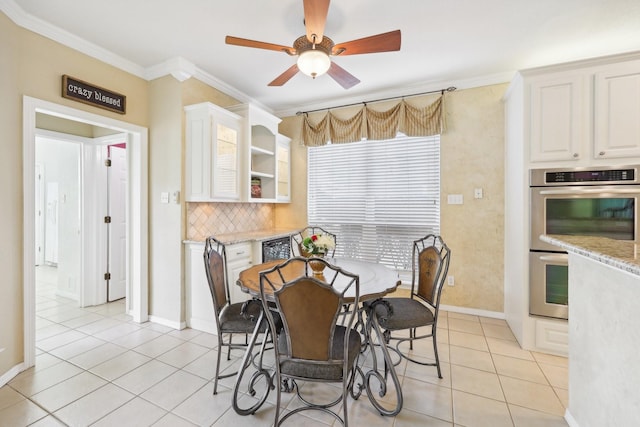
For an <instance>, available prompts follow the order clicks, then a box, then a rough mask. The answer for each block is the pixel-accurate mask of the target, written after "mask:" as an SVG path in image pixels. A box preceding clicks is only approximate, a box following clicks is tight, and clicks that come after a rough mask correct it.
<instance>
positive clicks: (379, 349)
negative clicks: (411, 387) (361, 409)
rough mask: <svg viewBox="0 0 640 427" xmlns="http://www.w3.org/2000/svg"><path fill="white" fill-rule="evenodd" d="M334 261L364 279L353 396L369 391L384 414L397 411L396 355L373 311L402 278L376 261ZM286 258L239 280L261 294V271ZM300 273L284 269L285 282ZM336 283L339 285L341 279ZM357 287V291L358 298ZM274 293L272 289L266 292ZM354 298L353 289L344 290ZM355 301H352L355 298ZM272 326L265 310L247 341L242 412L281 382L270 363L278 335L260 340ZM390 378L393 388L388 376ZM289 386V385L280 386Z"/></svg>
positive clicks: (238, 407)
mask: <svg viewBox="0 0 640 427" xmlns="http://www.w3.org/2000/svg"><path fill="white" fill-rule="evenodd" d="M326 260H327V261H329V262H330V263H331V264H334V265H337V266H339V267H340V268H342V269H343V270H346V271H349V272H351V273H354V274H357V275H359V278H360V297H359V299H360V304H359V307H355V309H357V310H358V321H357V324H356V329H357V330H358V331H359V332H360V333H361V334H362V336H363V347H362V351H361V356H362V357H360V358H359V362H358V366H357V368H356V371H357V375H356V380H355V381H353V384H352V386H351V390H350V392H351V396H352V397H353V398H354V399H357V398H358V397H359V396H360V395H361V394H362V392H363V391H364V392H366V393H367V396H368V398H369V400H370V402H371V403H372V405H373V406H374V407H375V408H376V409H377V410H378V412H379V413H380V414H381V415H387V416H395V415H397V414H398V413H399V412H400V410H401V409H402V403H403V397H402V389H401V386H400V381H399V379H398V376H397V374H396V372H395V367H394V361H393V360H392V358H391V356H390V354H389V350H388V348H387V342H386V340H385V336H384V333H383V331H382V328H381V327H380V325H379V324H378V319H377V316H374V315H371V313H372V310H373V307H374V305H376V304H379V303H382V302H381V301H380V298H381V297H383V296H384V295H386V294H388V293H390V292H393V291H394V290H395V289H396V288H397V287H398V286H399V285H400V279H399V277H398V274H397V272H395V271H393V270H391V269H389V268H388V267H386V266H384V265H382V264H378V263H375V262H369V261H363V260H358V259H352V258H327V259H326ZM282 262H284V260H276V261H270V262H266V263H263V264H258V265H254V266H253V267H251V268H248V269H246V270H244V271H242V272H240V275H239V277H238V281H237V282H236V284H237V285H238V286H240V288H241V289H242V290H243V291H244V292H247V293H249V294H250V295H251V296H252V297H253V299H254V300H259V299H260V272H262V271H266V270H268V269H270V268H272V267H273V266H275V265H277V264H279V263H282ZM300 275H301V271H294V269H291V270H289V271H284V273H283V277H282V278H281V279H282V282H283V283H285V282H288V281H290V280H293V279H294V278H296V277H299V276H300ZM334 286H336V287H339V286H340V284H339V283H337V284H335V285H334ZM354 295H355V290H354V291H353V295H351V298H353V297H354ZM266 296H267V298H269V294H268V293H267V294H266ZM345 296H346V299H347V302H350V301H349V291H348V292H347V294H346V295H345ZM351 301H353V300H351ZM266 325H267V321H266V318H265V317H264V313H262V312H261V314H260V316H259V318H258V319H257V321H256V327H255V329H254V332H253V334H252V336H251V339H250V340H249V342H248V346H247V349H246V350H245V354H244V356H243V360H242V362H241V368H240V369H238V374H237V376H236V380H235V384H234V390H233V402H232V405H233V408H234V410H235V411H236V412H237V413H238V414H240V415H250V414H254V413H255V412H256V411H257V410H258V409H260V407H261V406H262V404H263V403H264V402H265V401H266V399H267V396H268V394H269V392H270V390H272V389H273V388H274V387H275V386H276V385H275V384H274V383H273V375H274V372H273V369H270V367H269V364H268V363H265V360H266V359H268V354H266V353H265V352H266V351H268V348H267V345H268V344H272V341H273V340H271V341H270V340H269V339H268V337H267V336H268V335H269V334H264V335H265V336H263V339H262V341H261V342H260V343H258V336H260V335H262V332H263V331H264V330H265V327H266ZM389 379H390V380H391V383H392V384H393V386H392V387H390V386H389V384H388V380H389ZM278 386H280V387H283V388H284V389H285V390H286V389H287V385H286V384H281V385H278ZM390 390H393V391H394V392H395V399H393V398H390V397H389V391H390Z"/></svg>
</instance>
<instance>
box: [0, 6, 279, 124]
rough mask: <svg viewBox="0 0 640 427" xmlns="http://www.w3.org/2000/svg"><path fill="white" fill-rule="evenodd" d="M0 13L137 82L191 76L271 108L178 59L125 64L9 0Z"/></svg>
mask: <svg viewBox="0 0 640 427" xmlns="http://www.w3.org/2000/svg"><path fill="white" fill-rule="evenodd" d="M0 10H1V11H2V12H3V13H4V14H5V15H7V16H8V17H9V19H11V20H12V21H13V22H14V23H15V24H16V25H18V26H20V27H22V28H25V29H27V30H29V31H33V32H34V33H36V34H39V35H41V36H43V37H46V38H49V39H51V40H53V41H55V42H58V43H60V44H62V45H64V46H67V47H69V48H71V49H74V50H77V51H78V52H81V53H83V54H85V55H88V56H90V57H92V58H95V59H97V60H99V61H102V62H104V63H106V64H109V65H111V66H113V67H116V68H118V69H120V70H123V71H126V72H128V73H130V74H133V75H134V76H137V77H140V78H141V79H144V80H147V81H150V80H153V79H157V78H159V77H163V76H167V75H171V76H173V77H174V78H175V79H176V80H178V81H179V82H183V81H185V80H187V79H189V78H191V77H194V78H196V79H198V80H200V81H202V82H203V83H206V84H208V85H209V86H211V87H213V88H215V89H218V90H220V91H221V92H223V93H225V94H227V95H229V96H231V97H232V98H235V99H237V100H238V101H239V102H241V103H252V104H254V105H257V106H259V107H260V108H263V109H265V110H267V111H269V112H272V109H271V108H269V107H266V106H265V105H262V104H261V103H259V102H257V101H255V100H254V99H252V98H251V97H250V96H248V95H247V94H245V93H243V92H241V91H239V90H237V89H236V88H234V87H232V86H230V85H229V84H227V83H225V82H223V81H221V80H219V79H217V78H216V77H214V76H212V75H211V74H209V73H206V72H205V71H203V70H202V69H200V68H198V67H197V66H196V65H195V64H193V63H192V62H190V61H188V60H186V59H185V58H182V57H176V58H171V59H169V60H167V61H165V62H162V63H160V64H156V65H153V66H151V67H147V68H144V67H142V66H141V65H139V64H136V63H134V62H132V61H129V60H127V59H125V58H122V57H121V56H118V55H116V54H114V53H113V52H111V51H109V50H107V49H104V48H102V47H100V46H97V45H95V44H93V43H90V42H88V41H86V40H84V39H82V38H80V37H78V36H76V35H73V34H71V33H69V32H68V31H65V30H62V29H61V28H58V27H56V26H54V25H51V24H49V23H48V22H45V21H43V20H41V19H39V18H36V17H34V16H33V15H30V14H28V13H26V12H25V11H24V10H23V9H22V8H21V7H20V6H18V5H17V4H16V2H15V1H13V0H0Z"/></svg>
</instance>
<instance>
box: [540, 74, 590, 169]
mask: <svg viewBox="0 0 640 427" xmlns="http://www.w3.org/2000/svg"><path fill="white" fill-rule="evenodd" d="M530 91H531V92H530V96H531V99H530V108H531V134H530V138H531V145H530V160H531V161H532V162H544V161H559V160H579V159H580V158H581V156H582V153H581V150H582V145H583V142H584V139H585V138H586V136H587V129H588V126H587V125H588V123H587V122H588V116H587V115H586V114H585V113H586V108H585V106H584V103H585V100H586V98H587V94H586V93H585V91H586V89H585V87H584V77H583V76H582V75H581V74H576V73H575V72H571V73H567V72H565V73H554V74H551V75H545V76H540V77H536V78H534V79H532V81H531V84H530Z"/></svg>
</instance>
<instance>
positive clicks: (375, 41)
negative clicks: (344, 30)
mask: <svg viewBox="0 0 640 427" xmlns="http://www.w3.org/2000/svg"><path fill="white" fill-rule="evenodd" d="M400 42H401V35H400V30H395V31H389V32H388V33H382V34H377V35H375V36H369V37H364V38H362V39H358V40H351V41H349V42H345V43H338V44H337V45H335V46H334V47H333V49H332V51H331V54H332V55H358V54H361V53H376V52H391V51H395V50H400Z"/></svg>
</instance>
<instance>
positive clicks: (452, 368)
mask: <svg viewBox="0 0 640 427" xmlns="http://www.w3.org/2000/svg"><path fill="white" fill-rule="evenodd" d="M37 276H38V288H37V291H38V292H37V301H36V315H37V319H36V328H37V331H36V336H37V338H36V340H37V341H36V347H37V357H36V366H35V367H34V368H31V369H28V370H27V371H25V372H22V373H20V374H19V375H17V376H16V377H15V378H14V379H13V380H12V381H10V382H9V384H7V385H5V386H4V387H2V388H0V427H4V426H7V427H17V426H27V425H31V426H39V427H43V426H64V425H69V426H89V425H91V426H118V427H126V426H135V427H140V426H158V427H160V426H172V427H180V426H194V425H196V426H216V427H219V426H234V427H242V426H252V427H254V426H262V425H264V426H269V425H272V422H273V421H272V420H273V413H274V412H273V411H274V393H271V395H270V396H269V398H268V400H267V402H266V403H265V405H264V406H263V407H262V408H261V409H260V410H259V411H258V412H257V413H256V414H255V415H253V416H246V417H243V416H239V415H237V414H236V413H235V411H234V410H233V408H232V407H231V387H232V384H233V381H234V378H229V379H226V380H222V381H221V383H220V384H219V385H218V395H216V396H212V390H213V382H212V379H213V375H214V366H215V358H216V354H217V353H216V351H217V349H216V346H217V341H216V339H215V337H214V336H212V335H210V334H207V333H204V332H199V331H196V330H192V329H185V330H182V331H177V330H173V329H170V328H167V327H165V326H161V325H158V324H154V323H145V324H136V323H133V322H132V321H131V318H130V317H129V316H127V315H126V314H125V313H124V302H123V301H118V302H114V303H110V304H106V305H103V306H98V307H90V308H87V309H78V308H77V307H76V306H75V304H74V303H73V302H72V301H70V300H68V299H65V298H61V297H58V296H56V295H55V287H54V278H55V271H54V270H49V269H39V271H38V274H37ZM438 342H439V344H438V348H439V351H440V354H441V361H442V371H443V377H444V378H443V379H438V378H437V375H436V372H435V368H432V367H425V366H419V365H416V364H413V363H407V362H402V363H401V364H400V365H399V366H398V367H397V372H398V374H399V377H400V381H401V384H402V390H403V394H404V406H403V409H402V411H401V412H400V414H399V415H397V416H396V417H382V416H380V415H379V414H378V413H377V412H376V411H375V409H374V408H373V406H372V405H371V404H370V402H369V400H368V399H367V397H366V395H363V396H361V397H360V399H358V400H357V401H353V400H350V412H349V421H350V423H351V425H353V426H364V425H366V426H368V427H377V426H385V427H393V426H395V427H408V426H425V425H428V426H438V427H444V426H449V427H452V426H491V427H496V426H518V427H520V426H522V427H524V426H545V427H546V426H567V423H566V422H565V421H564V419H563V414H564V411H565V407H566V405H567V402H568V392H567V378H568V373H567V359H566V358H562V357H557V356H550V355H546V354H540V353H533V352H529V351H524V350H522V349H520V347H519V346H518V344H517V342H516V340H515V339H514V337H513V334H512V333H511V331H510V330H509V328H508V326H507V325H506V323H505V322H504V321H502V320H496V319H490V318H485V317H478V316H470V315H463V314H456V313H453V312H441V314H440V324H439V331H438ZM414 352H415V354H416V355H418V357H421V356H426V357H428V356H429V354H431V353H432V350H431V349H430V343H429V342H428V341H424V343H423V344H420V345H419V346H416V348H415V349H414ZM240 356H241V353H239V354H238V355H237V357H234V358H233V359H232V361H231V362H226V363H225V368H227V369H233V366H232V365H234V364H238V360H239V359H238V357H240ZM223 360H224V358H223ZM304 387H305V390H307V391H311V392H313V393H314V395H321V394H324V393H329V391H326V390H323V389H322V388H320V387H318V386H315V385H312V384H307V385H305V386H304ZM314 387H317V388H314ZM325 387H331V386H325ZM283 395H284V394H283ZM283 399H285V404H287V405H288V408H292V407H294V406H295V405H297V401H296V400H295V399H292V398H291V396H284V397H283ZM307 414H308V416H305V415H298V416H295V417H293V418H291V419H290V420H288V421H287V424H288V425H292V426H295V425H302V424H304V425H305V427H315V426H326V425H332V423H333V424H337V423H334V420H333V419H329V418H327V417H325V416H324V415H318V414H315V413H313V412H310V413H307Z"/></svg>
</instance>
